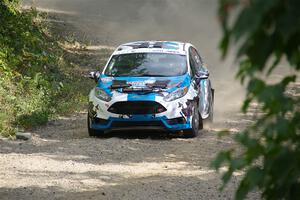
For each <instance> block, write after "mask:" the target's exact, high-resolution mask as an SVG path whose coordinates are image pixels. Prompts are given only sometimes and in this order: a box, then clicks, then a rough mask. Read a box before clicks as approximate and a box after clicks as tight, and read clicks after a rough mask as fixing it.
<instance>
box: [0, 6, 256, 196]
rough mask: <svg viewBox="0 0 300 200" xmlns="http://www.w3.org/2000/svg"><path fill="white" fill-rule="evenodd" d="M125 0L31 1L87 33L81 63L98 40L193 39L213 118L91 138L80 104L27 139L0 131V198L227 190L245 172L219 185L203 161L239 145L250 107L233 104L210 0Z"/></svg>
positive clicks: (93, 63) (230, 192)
mask: <svg viewBox="0 0 300 200" xmlns="http://www.w3.org/2000/svg"><path fill="white" fill-rule="evenodd" d="M26 2H27V3H28V2H31V1H30V0H27V1H26ZM126 2H127V3H125V1H123V0H109V1H108V0H105V1H104V0H103V1H96V0H90V1H83V0H64V1H62V0H39V1H34V3H35V6H38V7H39V9H42V10H43V11H48V12H49V16H51V17H52V18H51V19H50V21H52V23H54V26H55V27H61V30H62V31H63V30H64V31H66V32H67V33H66V34H70V33H72V32H73V33H74V34H75V35H76V34H78V33H81V34H83V35H84V38H83V40H89V41H91V43H92V44H91V45H93V46H91V47H90V48H87V51H86V53H88V56H87V57H81V56H82V55H81V54H80V55H79V53H78V52H76V53H77V54H76V56H74V59H75V58H77V59H81V58H82V59H81V61H79V65H80V63H81V65H82V68H83V70H85V71H88V70H92V69H95V68H96V67H97V68H98V67H101V66H103V64H104V63H105V59H104V61H103V59H102V58H100V56H101V55H102V54H101V52H102V53H103V49H101V48H97V45H98V47H99V45H106V46H115V45H116V44H119V43H123V42H127V41H134V40H140V39H145V40H148V39H165V40H182V41H190V42H192V43H194V44H195V45H197V46H198V48H199V49H200V51H201V52H202V55H203V56H204V58H205V59H206V61H207V63H209V65H210V66H211V67H210V71H211V74H212V77H211V78H212V80H213V83H214V87H215V89H216V102H215V109H216V110H215V116H216V122H215V123H214V124H213V125H212V126H211V127H209V128H208V127H207V128H206V129H205V130H204V131H203V132H202V134H201V135H200V136H199V137H197V138H194V139H182V138H179V137H170V136H166V135H164V134H162V133H154V132H148V133H145V132H126V133H124V132H123V133H114V134H110V135H108V136H107V137H105V138H90V137H88V133H87V127H86V113H77V114H74V115H73V116H69V117H61V118H59V119H58V120H55V121H51V122H49V123H48V124H47V125H46V126H43V127H40V128H38V129H36V130H33V131H32V134H33V137H32V139H31V140H29V141H10V140H3V139H2V140H1V139H0V199H1V200H4V199H5V200H6V199H7V200H8V199H9V200H19V199H22V200H32V199H34V200H35V199H44V200H52V199H53V200H54V199H66V200H71V199H125V200H132V199H145V200H150V199H172V200H173V199H182V200H186V199H205V200H206V199H233V196H234V190H235V189H236V187H237V181H238V180H239V179H240V178H241V176H242V173H237V174H235V176H234V178H233V180H232V181H231V182H230V184H229V185H228V187H226V188H225V190H224V191H223V192H219V190H218V188H219V187H220V186H221V181H220V175H219V174H218V173H216V172H215V171H213V170H212V169H211V168H210V162H211V160H212V159H213V158H214V157H215V155H216V153H217V152H218V151H220V150H224V149H228V148H237V147H236V146H235V144H234V143H233V142H232V135H234V134H235V133H236V132H237V131H240V130H242V129H243V128H245V127H246V126H247V125H248V124H249V123H251V121H252V120H253V117H252V116H251V115H248V116H246V115H241V114H240V113H239V112H238V111H237V110H238V107H239V104H240V102H241V97H242V96H243V93H241V92H240V91H241V90H240V87H239V86H238V83H234V82H233V76H234V72H233V71H232V67H231V66H232V62H231V61H230V60H232V59H231V56H229V59H228V60H229V61H228V60H227V61H226V62H221V61H220V53H219V51H218V49H217V46H218V42H219V40H220V37H221V32H220V30H219V26H218V21H217V17H216V10H217V1H211V0H202V1H198V0H188V1H182V0H172V1H170V0H165V1H139V0H128V1H126ZM183 2H184V3H183ZM27 5H28V4H27ZM183 8H184V9H183ZM128 13H130V14H128ZM70 27H72V29H70ZM92 47H93V48H92ZM106 54H107V52H106ZM106 56H107V55H106ZM82 61H84V63H85V64H84V65H85V66H83V64H82V63H83V62H82ZM74 62H76V61H75V60H74ZM89 89H90V88H87V91H88V90H89ZM222 129H228V130H230V131H231V135H229V136H226V137H224V138H222V139H220V138H218V137H217V133H218V131H220V130H222ZM257 198H258V195H257V193H251V194H250V195H249V199H257Z"/></svg>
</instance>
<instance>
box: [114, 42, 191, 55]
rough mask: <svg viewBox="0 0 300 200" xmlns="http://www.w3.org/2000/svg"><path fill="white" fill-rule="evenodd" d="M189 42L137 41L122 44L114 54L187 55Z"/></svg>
mask: <svg viewBox="0 0 300 200" xmlns="http://www.w3.org/2000/svg"><path fill="white" fill-rule="evenodd" d="M189 46H191V45H190V44H189V43H184V42H177V41H137V42H130V43H126V44H122V45H120V46H119V47H118V48H117V49H116V50H115V52H114V53H113V55H120V54H129V53H170V54H179V55H186V54H187V49H188V47H189Z"/></svg>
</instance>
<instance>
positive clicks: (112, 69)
mask: <svg viewBox="0 0 300 200" xmlns="http://www.w3.org/2000/svg"><path fill="white" fill-rule="evenodd" d="M186 72H187V63H186V56H185V55H177V54H167V53H132V54H121V55H115V56H113V57H112V59H111V61H110V62H109V64H108V66H107V68H106V70H105V72H104V74H105V75H106V76H154V77H155V76H180V75H184V74H185V73H186Z"/></svg>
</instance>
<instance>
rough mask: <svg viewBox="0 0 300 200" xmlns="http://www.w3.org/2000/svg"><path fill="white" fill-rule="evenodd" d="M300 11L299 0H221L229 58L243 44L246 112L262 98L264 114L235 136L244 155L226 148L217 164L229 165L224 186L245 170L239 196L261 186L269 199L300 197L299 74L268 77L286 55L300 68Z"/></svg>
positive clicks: (239, 55) (289, 68)
mask: <svg viewBox="0 0 300 200" xmlns="http://www.w3.org/2000/svg"><path fill="white" fill-rule="evenodd" d="M234 8H237V9H235V11H238V13H237V12H234V10H233V9H234ZM299 10H300V1H299V0H285V1H283V0H249V1H242V0H220V17H221V18H220V19H221V22H222V27H223V31H224V38H223V40H222V42H221V49H222V51H223V54H224V56H225V55H226V53H227V50H228V48H229V46H230V45H231V44H232V43H235V44H238V45H239V46H238V47H239V48H238V53H237V58H238V59H239V60H240V61H241V64H240V68H239V72H238V74H237V78H238V79H239V80H240V81H241V83H244V84H246V85H247V96H246V99H245V101H244V105H243V109H242V110H243V111H244V112H247V110H248V109H249V107H250V105H251V103H252V102H258V103H259V105H260V107H259V109H260V110H261V112H263V113H264V114H263V115H262V116H260V117H259V118H258V120H257V121H256V122H255V123H254V124H253V125H252V126H251V127H249V128H247V129H246V130H244V131H243V132H241V133H239V134H237V135H236V136H235V141H236V142H237V143H238V144H240V145H241V146H242V147H243V148H242V153H240V152H236V151H235V150H233V149H231V150H228V151H223V152H221V153H219V155H218V156H217V158H216V159H215V161H214V163H213V165H214V167H215V168H216V169H218V168H220V167H221V166H222V164H224V163H225V164H226V165H227V167H228V168H227V170H226V172H225V173H224V175H223V182H224V184H226V183H227V182H228V181H229V180H230V178H231V177H232V175H233V172H235V171H237V170H244V171H245V175H244V176H243V178H242V180H241V182H240V184H239V187H238V190H237V191H236V199H243V198H245V197H246V195H247V193H248V192H249V191H251V190H253V189H255V188H258V189H259V190H260V191H261V195H262V198H264V199H272V200H273V199H299V197H300V156H299V155H300V108H299V105H300V96H299V95H295V94H294V95H292V93H291V92H290V91H291V87H292V85H293V84H292V83H293V82H295V81H296V80H297V78H298V74H299V73H298V74H297V73H294V74H290V75H287V76H285V77H283V78H282V80H279V81H278V82H277V83H272V84H271V83H267V82H266V81H265V80H266V77H269V76H270V74H272V72H273V70H274V68H276V66H277V65H278V63H280V61H281V60H282V59H283V58H286V60H287V61H288V63H289V64H287V66H286V67H285V70H286V71H293V70H295V71H299V70H300V12H299ZM236 14H238V15H236ZM232 19H234V20H235V21H234V23H233V24H232V23H231V21H232Z"/></svg>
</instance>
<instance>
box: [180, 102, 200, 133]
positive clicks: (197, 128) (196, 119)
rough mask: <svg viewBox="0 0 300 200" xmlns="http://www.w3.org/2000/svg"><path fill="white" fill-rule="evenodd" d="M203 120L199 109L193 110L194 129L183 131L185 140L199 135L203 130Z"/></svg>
mask: <svg viewBox="0 0 300 200" xmlns="http://www.w3.org/2000/svg"><path fill="white" fill-rule="evenodd" d="M202 126H203V125H202V118H201V116H200V113H199V111H198V108H197V107H196V106H195V107H194V110H193V116H192V128H191V129H188V130H184V131H183V137H184V138H194V137H197V136H198V135H199V131H200V129H202Z"/></svg>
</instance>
